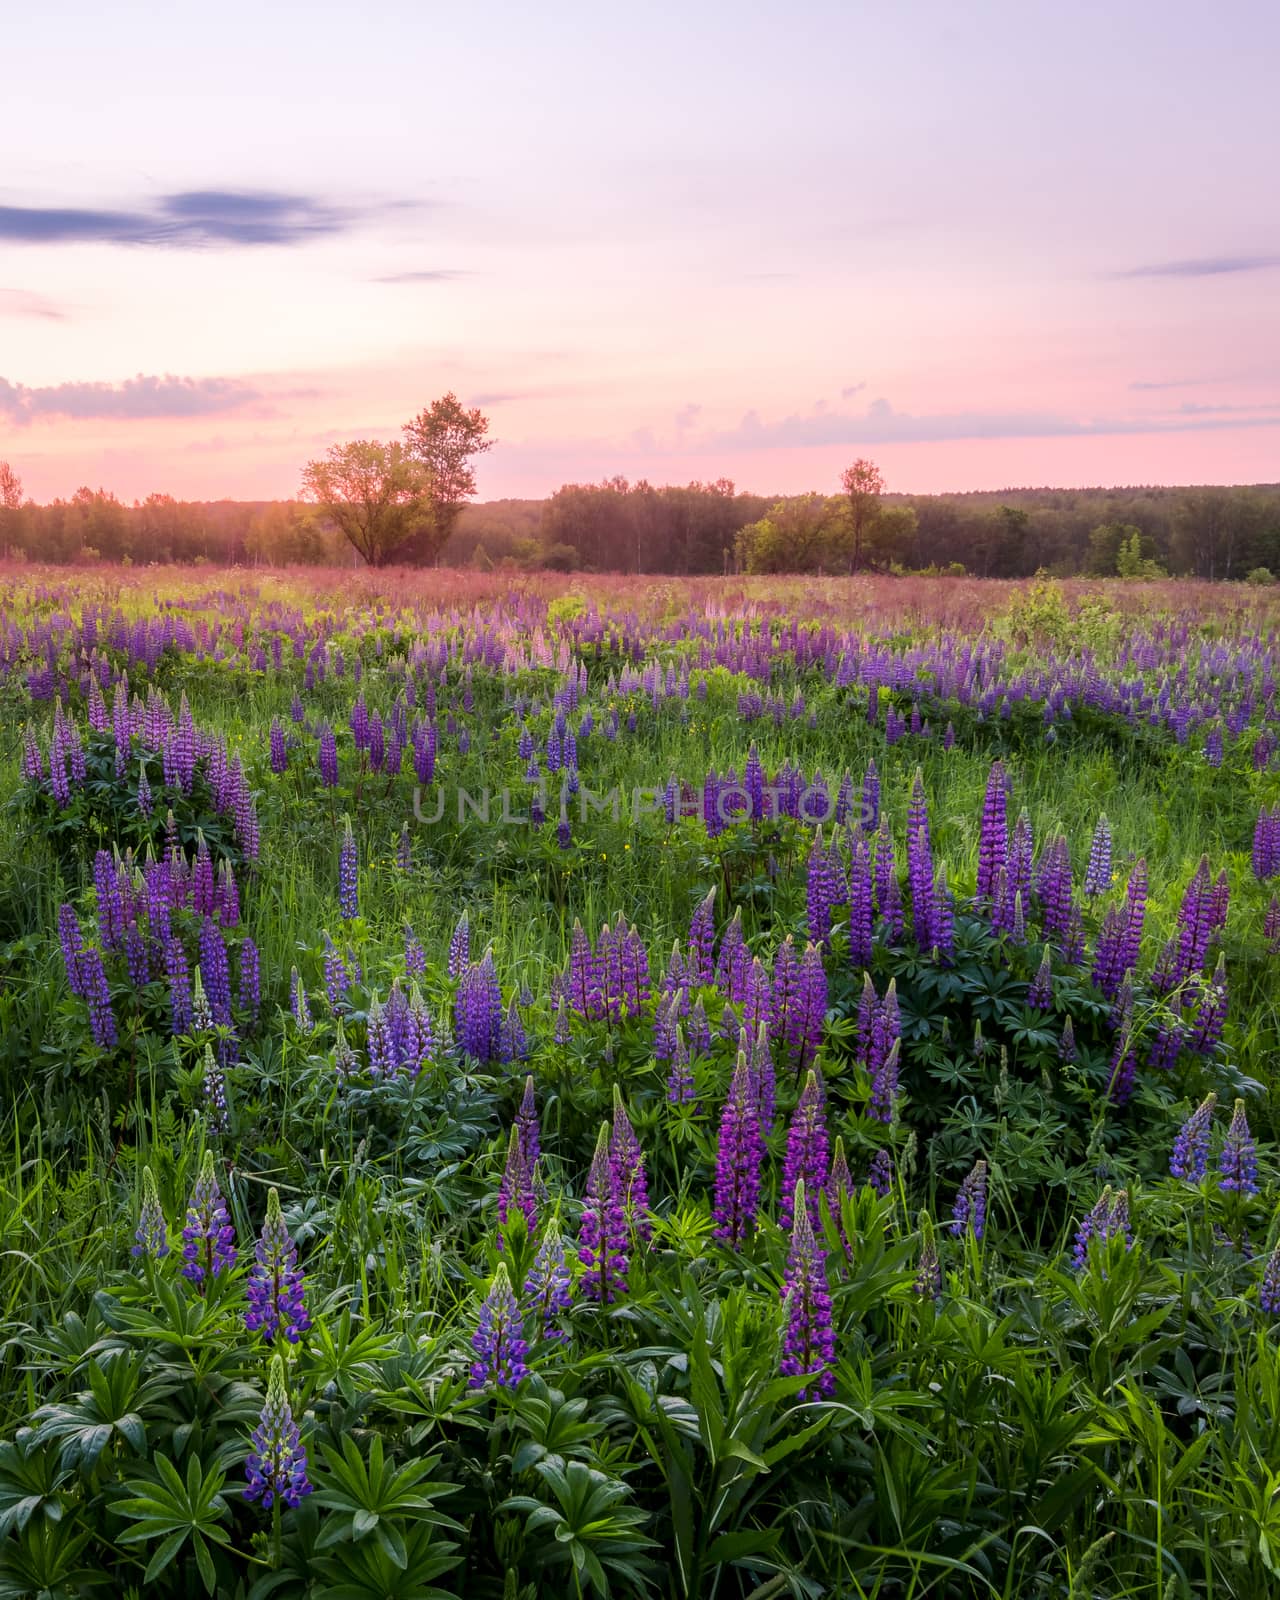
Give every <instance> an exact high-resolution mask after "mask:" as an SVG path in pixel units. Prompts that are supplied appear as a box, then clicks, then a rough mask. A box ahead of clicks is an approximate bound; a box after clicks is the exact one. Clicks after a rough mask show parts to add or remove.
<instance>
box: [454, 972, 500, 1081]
mask: <svg viewBox="0 0 1280 1600" xmlns="http://www.w3.org/2000/svg"><path fill="white" fill-rule="evenodd" d="M454 1017H455V1021H456V1024H457V1029H458V1043H459V1044H460V1045H461V1046H462V1049H463V1051H464V1052H465V1053H466V1054H467V1055H469V1056H471V1057H473V1058H474V1059H475V1060H476V1061H479V1062H481V1063H484V1062H489V1061H494V1060H496V1059H497V1057H498V1050H499V1045H500V1043H501V1035H502V990H501V988H500V987H499V984H498V978H497V974H496V972H495V971H494V966H493V951H492V949H489V950H486V951H485V953H484V957H483V959H481V960H480V961H477V962H473V963H472V964H471V965H470V966H469V967H468V968H467V970H466V971H465V972H464V973H463V975H462V980H461V982H460V983H459V985H458V992H457V994H456V995H455V997H454Z"/></svg>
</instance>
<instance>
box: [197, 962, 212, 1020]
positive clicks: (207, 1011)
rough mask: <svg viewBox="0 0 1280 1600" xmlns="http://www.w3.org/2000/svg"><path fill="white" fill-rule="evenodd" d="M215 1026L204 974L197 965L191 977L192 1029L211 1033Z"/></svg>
mask: <svg viewBox="0 0 1280 1600" xmlns="http://www.w3.org/2000/svg"><path fill="white" fill-rule="evenodd" d="M213 1026H214V1021H213V1007H212V1006H211V1005H210V1004H209V996H208V995H207V994H206V993H205V987H204V976H203V974H202V973H201V971H200V968H199V966H197V967H196V970H195V973H194V974H193V976H192V979H191V1031H192V1033H210V1032H212V1030H213Z"/></svg>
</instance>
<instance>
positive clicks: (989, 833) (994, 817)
mask: <svg viewBox="0 0 1280 1600" xmlns="http://www.w3.org/2000/svg"><path fill="white" fill-rule="evenodd" d="M1008 799H1009V788H1008V780H1007V778H1006V776H1005V770H1004V765H1003V763H1002V762H1000V761H998V760H997V761H993V762H992V763H991V770H990V772H989V773H988V775H987V792H986V798H985V799H984V801H983V804H982V826H981V830H980V832H979V836H978V899H979V901H980V902H981V903H982V904H983V905H985V906H986V907H987V908H988V910H989V909H990V908H991V906H992V905H993V904H994V902H995V892H996V880H997V878H998V877H999V875H1000V870H1001V868H1002V867H1004V866H1005V865H1006V864H1007V862H1008V859H1009V816H1008Z"/></svg>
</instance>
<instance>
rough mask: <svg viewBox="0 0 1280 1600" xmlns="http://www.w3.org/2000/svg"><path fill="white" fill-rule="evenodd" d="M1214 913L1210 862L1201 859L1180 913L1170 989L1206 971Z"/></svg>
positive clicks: (1204, 858) (1202, 857) (1188, 886)
mask: <svg viewBox="0 0 1280 1600" xmlns="http://www.w3.org/2000/svg"><path fill="white" fill-rule="evenodd" d="M1214 913H1215V906H1214V896H1213V884H1212V882H1211V880H1210V877H1209V861H1208V857H1207V856H1201V857H1200V865H1199V866H1198V867H1197V868H1196V870H1195V874H1194V875H1193V877H1192V879H1191V882H1190V883H1189V884H1188V885H1187V888H1186V892H1185V894H1184V895H1183V897H1182V905H1181V907H1180V908H1179V911H1178V934H1177V939H1178V955H1177V960H1176V961H1175V962H1174V965H1173V970H1172V972H1171V973H1170V988H1174V989H1176V988H1178V987H1179V986H1180V985H1181V984H1183V983H1185V982H1186V980H1187V979H1188V978H1190V977H1192V976H1194V974H1196V973H1198V972H1199V971H1200V970H1201V969H1202V968H1203V966H1204V962H1205V957H1206V955H1207V954H1208V952H1209V942H1210V940H1211V939H1212V938H1213V931H1214Z"/></svg>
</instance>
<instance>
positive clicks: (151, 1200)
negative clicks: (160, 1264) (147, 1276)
mask: <svg viewBox="0 0 1280 1600" xmlns="http://www.w3.org/2000/svg"><path fill="white" fill-rule="evenodd" d="M133 1239H134V1243H133V1248H132V1250H131V1251H130V1254H131V1255H135V1256H147V1257H148V1258H149V1259H150V1260H152V1261H159V1260H160V1259H161V1258H162V1257H164V1256H167V1255H168V1254H169V1224H168V1223H167V1222H166V1221H165V1215H164V1208H163V1207H162V1206H161V1204H160V1193H159V1191H158V1190H157V1188H156V1175H155V1173H154V1172H152V1170H151V1168H150V1167H144V1168H143V1172H142V1205H141V1207H140V1209H139V1211H138V1230H137V1232H136V1233H135V1234H134V1236H133Z"/></svg>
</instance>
